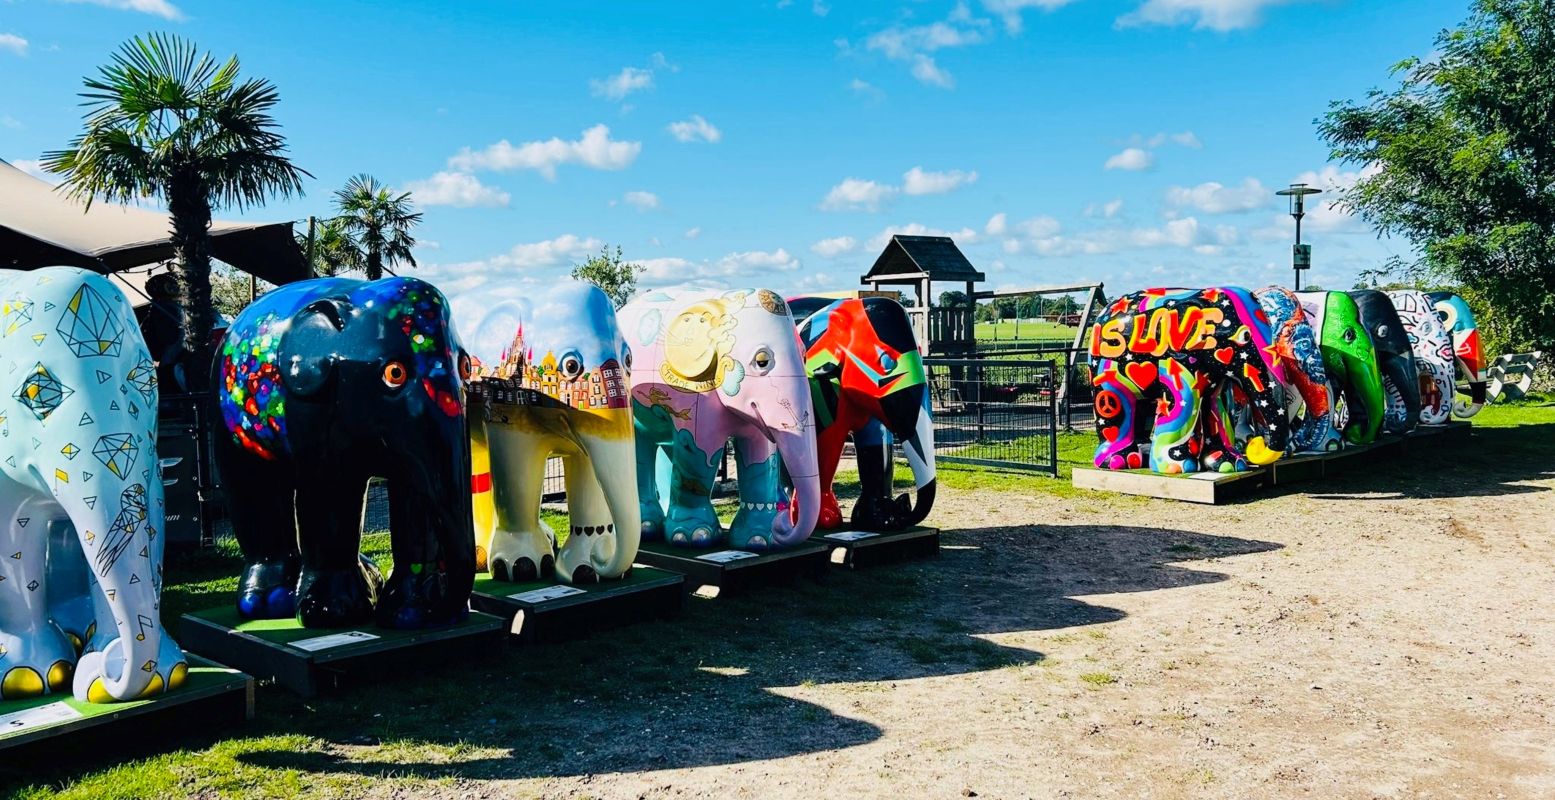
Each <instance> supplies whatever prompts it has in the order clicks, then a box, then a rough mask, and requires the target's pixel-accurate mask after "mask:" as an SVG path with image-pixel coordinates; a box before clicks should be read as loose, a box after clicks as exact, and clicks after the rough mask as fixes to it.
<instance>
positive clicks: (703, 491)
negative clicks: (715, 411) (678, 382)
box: [664, 431, 723, 547]
mask: <svg viewBox="0 0 1555 800" xmlns="http://www.w3.org/2000/svg"><path fill="white" fill-rule="evenodd" d="M722 457H723V447H722V446H719V447H716V448H714V449H713V452H711V453H704V452H702V450H701V449H700V448H698V447H697V446H696V442H695V441H693V440H692V437H691V432H690V431H676V433H675V443H674V445H673V446H672V447H671V448H670V463H671V475H670V481H669V484H670V486H669V495H670V498H669V500H670V503H669V513H668V514H667V515H666V516H665V521H664V530H665V536H666V538H668V539H669V542H670V543H671V544H677V545H684V546H690V547H710V546H712V545H713V544H715V543H717V542H719V541H720V540H722V539H723V527H722V525H720V524H719V522H718V514H717V513H715V512H714V511H713V500H712V495H713V482H714V481H716V480H717V478H718V462H719V461H720V460H722Z"/></svg>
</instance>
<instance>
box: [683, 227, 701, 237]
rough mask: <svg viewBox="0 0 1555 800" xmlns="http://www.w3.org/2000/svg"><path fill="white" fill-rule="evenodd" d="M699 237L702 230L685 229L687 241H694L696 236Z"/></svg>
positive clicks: (698, 228)
mask: <svg viewBox="0 0 1555 800" xmlns="http://www.w3.org/2000/svg"><path fill="white" fill-rule="evenodd" d="M701 235H702V229H701V228H700V227H697V228H688V229H686V238H687V239H695V238H697V237H698V236H701Z"/></svg>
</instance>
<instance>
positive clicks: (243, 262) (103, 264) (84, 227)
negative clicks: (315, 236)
mask: <svg viewBox="0 0 1555 800" xmlns="http://www.w3.org/2000/svg"><path fill="white" fill-rule="evenodd" d="M172 227H173V226H172V220H170V219H169V218H168V216H167V214H164V213H162V212H160V211H151V210H147V209H142V208H136V207H134V206H123V205H117V204H114V203H105V202H102V201H97V202H94V203H92V205H91V207H90V208H88V207H87V206H86V205H85V204H84V203H82V202H80V201H78V200H76V199H74V198H72V197H69V196H67V195H65V194H64V193H62V192H59V191H57V190H56V189H55V188H54V187H53V186H50V185H49V184H48V183H47V182H46V181H41V180H39V179H37V178H34V177H33V176H31V175H28V174H27V173H25V172H22V171H21V170H19V169H17V168H16V167H13V166H11V165H10V164H7V163H6V162H4V161H0V267H4V268H9V269H37V268H39V267H49V266H62V265H68V266H76V267H85V268H86V269H90V270H96V271H97V272H101V273H103V274H111V273H114V272H119V271H122V270H126V269H130V268H132V267H139V266H144V265H146V264H155V263H157V262H160V261H166V260H167V259H170V258H172V257H173V244H172V241H171V236H170V234H169V231H170V230H171V229H172ZM210 231H211V253H212V255H214V256H215V257H216V258H218V259H221V260H222V261H224V262H226V263H228V264H231V265H232V266H234V267H237V268H238V269H240V270H243V271H244V272H247V273H250V274H252V275H257V276H258V277H260V278H263V279H265V280H267V281H269V282H271V283H274V284H282V283H290V282H291V281H295V280H301V279H303V278H306V277H308V272H309V270H308V265H307V263H306V260H305V259H304V258H303V255H302V250H301V249H300V248H299V247H298V246H297V240H296V239H295V238H294V237H293V236H292V224H291V223H290V222H223V221H221V220H215V221H212V222H211V227H210Z"/></svg>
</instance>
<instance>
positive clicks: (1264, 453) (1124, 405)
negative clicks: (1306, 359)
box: [1091, 287, 1290, 473]
mask: <svg viewBox="0 0 1555 800" xmlns="http://www.w3.org/2000/svg"><path fill="white" fill-rule="evenodd" d="M1091 357H1092V358H1093V359H1094V360H1095V362H1096V366H1095V370H1096V377H1095V385H1096V400H1095V404H1096V430H1097V434H1098V435H1099V437H1100V442H1099V444H1098V446H1097V448H1096V466H1098V467H1100V468H1102V469H1131V468H1138V467H1142V466H1144V465H1145V463H1146V459H1147V458H1148V463H1149V465H1150V468H1151V470H1153V471H1155V472H1161V473H1184V472H1199V471H1214V472H1234V471H1239V470H1243V469H1246V468H1247V467H1248V463H1249V462H1251V463H1253V464H1259V465H1263V464H1270V463H1273V462H1274V461H1275V460H1276V459H1278V458H1280V456H1281V455H1283V454H1284V450H1285V446H1286V444H1287V442H1288V441H1289V437H1290V426H1289V425H1288V423H1287V422H1286V419H1285V392H1284V388H1283V387H1284V384H1285V383H1286V381H1287V376H1286V374H1285V369H1284V367H1283V366H1281V365H1280V363H1279V362H1278V360H1277V359H1276V357H1275V351H1274V344H1273V335H1272V331H1271V329H1270V324H1269V316H1268V314H1267V313H1265V312H1264V310H1263V309H1262V308H1261V307H1260V306H1259V305H1258V301H1257V300H1255V299H1254V298H1253V295H1252V293H1251V292H1249V291H1247V290H1246V289H1241V288H1237V287H1211V288H1208V289H1201V290H1198V291H1193V290H1184V289H1147V290H1145V291H1142V292H1135V293H1133V294H1129V295H1124V296H1123V297H1120V298H1118V299H1117V300H1115V301H1114V302H1113V303H1112V304H1111V305H1110V306H1108V307H1107V310H1106V311H1105V312H1104V313H1102V314H1101V316H1100V317H1099V318H1098V319H1097V321H1096V325H1095V327H1094V328H1093V329H1092V335H1091ZM1227 382H1235V383H1236V384H1237V385H1238V386H1239V387H1240V388H1241V389H1242V391H1243V392H1244V393H1245V394H1246V395H1247V397H1248V398H1249V401H1250V403H1251V404H1252V405H1253V408H1254V410H1255V412H1256V414H1255V424H1256V426H1257V431H1256V435H1254V436H1252V437H1251V438H1249V439H1248V442H1247V450H1246V452H1245V453H1239V452H1236V450H1235V448H1234V447H1233V446H1231V445H1230V444H1229V443H1228V442H1227V441H1226V440H1227V439H1229V436H1220V437H1211V438H1206V437H1205V436H1203V435H1202V429H1201V426H1200V422H1201V420H1200V417H1201V413H1202V407H1203V406H1204V405H1205V404H1206V402H1205V401H1206V400H1211V399H1213V398H1217V397H1219V396H1220V394H1221V391H1222V390H1223V389H1224V387H1225V385H1226V384H1227ZM1152 399H1154V400H1155V407H1154V412H1155V413H1154V415H1153V416H1147V413H1148V409H1149V407H1148V406H1146V405H1144V404H1145V403H1146V402H1147V401H1149V400H1152ZM1211 405H1213V403H1211ZM1211 416H1213V414H1212V415H1211ZM1147 435H1148V436H1149V438H1150V441H1149V442H1148V444H1147V443H1146V442H1145V441H1144V439H1145V437H1146V436H1147Z"/></svg>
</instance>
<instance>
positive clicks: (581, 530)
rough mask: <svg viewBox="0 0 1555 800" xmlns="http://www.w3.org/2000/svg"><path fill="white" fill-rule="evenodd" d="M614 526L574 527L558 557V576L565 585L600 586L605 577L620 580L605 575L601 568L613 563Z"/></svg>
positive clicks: (614, 548)
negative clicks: (599, 583)
mask: <svg viewBox="0 0 1555 800" xmlns="http://www.w3.org/2000/svg"><path fill="white" fill-rule="evenodd" d="M618 546H619V544H618V542H617V540H616V530H615V525H613V524H610V523H606V524H604V525H574V526H572V535H570V536H568V537H567V543H566V544H564V545H562V548H561V551H560V552H558V553H557V555H556V577H557V578H558V579H559V580H562V581H564V582H566V583H598V582H599V581H600V580H601V579H603V578H619V577H621V576H619V575H602V574H600V572H599V569H600V567H601V566H603V565H607V564H609V563H610V561H611V559H612V557H613V556H614V555H615V552H616V547H618Z"/></svg>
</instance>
